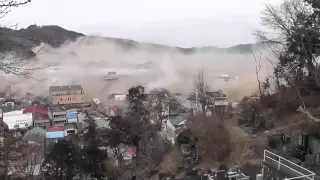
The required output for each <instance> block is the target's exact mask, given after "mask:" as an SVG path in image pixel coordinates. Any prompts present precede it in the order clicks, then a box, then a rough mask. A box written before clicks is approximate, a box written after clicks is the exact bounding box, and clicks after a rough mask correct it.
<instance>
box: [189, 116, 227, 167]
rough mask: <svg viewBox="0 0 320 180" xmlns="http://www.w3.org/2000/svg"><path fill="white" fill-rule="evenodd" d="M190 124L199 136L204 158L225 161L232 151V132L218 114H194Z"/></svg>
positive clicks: (200, 150) (200, 148)
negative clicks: (206, 115) (204, 115)
mask: <svg viewBox="0 0 320 180" xmlns="http://www.w3.org/2000/svg"><path fill="white" fill-rule="evenodd" d="M189 122H190V124H189V125H188V126H189V128H190V129H191V131H192V132H194V133H195V135H196V136H197V138H198V144H199V155H200V156H201V158H202V159H209V160H213V161H223V160H224V159H226V158H227V157H228V156H229V155H230V153H231V142H230V134H229V131H228V129H227V128H226V125H225V123H224V122H223V121H222V120H221V119H220V118H218V117H217V116H209V117H203V116H194V117H191V118H190V119H189Z"/></svg>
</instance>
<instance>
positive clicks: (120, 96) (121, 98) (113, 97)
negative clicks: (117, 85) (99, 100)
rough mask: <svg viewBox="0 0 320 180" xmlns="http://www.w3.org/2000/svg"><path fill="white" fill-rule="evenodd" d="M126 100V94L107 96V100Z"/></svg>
mask: <svg viewBox="0 0 320 180" xmlns="http://www.w3.org/2000/svg"><path fill="white" fill-rule="evenodd" d="M126 98H127V95H126V94H115V93H112V94H111V95H109V96H108V99H109V100H116V101H125V100H126Z"/></svg>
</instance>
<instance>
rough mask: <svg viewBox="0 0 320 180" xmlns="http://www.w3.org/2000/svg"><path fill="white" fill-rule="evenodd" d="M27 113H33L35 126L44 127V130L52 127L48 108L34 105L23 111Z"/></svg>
mask: <svg viewBox="0 0 320 180" xmlns="http://www.w3.org/2000/svg"><path fill="white" fill-rule="evenodd" d="M27 113H32V115H33V116H32V117H33V126H38V127H42V128H44V129H47V127H49V126H51V122H50V119H49V116H48V108H43V107H40V106H36V105H33V106H30V107H27V108H25V109H24V110H23V114H27Z"/></svg>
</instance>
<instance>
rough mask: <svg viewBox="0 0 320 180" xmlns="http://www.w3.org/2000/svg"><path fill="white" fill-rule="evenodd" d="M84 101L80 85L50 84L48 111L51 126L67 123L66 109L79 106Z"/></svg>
mask: <svg viewBox="0 0 320 180" xmlns="http://www.w3.org/2000/svg"><path fill="white" fill-rule="evenodd" d="M83 103H84V90H83V88H82V86H81V85H70V86H50V87H49V112H48V116H49V118H50V119H51V120H52V125H53V126H63V124H65V123H67V110H68V109H73V108H81V107H82V105H83Z"/></svg>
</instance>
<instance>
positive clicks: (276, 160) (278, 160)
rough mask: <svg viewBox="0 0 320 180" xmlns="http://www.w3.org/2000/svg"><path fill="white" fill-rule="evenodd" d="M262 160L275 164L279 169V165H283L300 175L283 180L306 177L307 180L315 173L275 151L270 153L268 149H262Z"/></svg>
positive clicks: (313, 176)
mask: <svg viewBox="0 0 320 180" xmlns="http://www.w3.org/2000/svg"><path fill="white" fill-rule="evenodd" d="M263 154H264V155H263V160H264V162H269V163H271V164H275V165H277V169H278V170H280V168H281V167H285V168H287V169H289V170H291V171H293V172H294V173H295V174H299V175H300V176H296V177H292V178H286V179H285V180H294V179H308V180H314V178H315V176H316V174H315V173H314V172H312V171H310V170H308V169H306V168H304V167H302V166H299V165H297V164H296V163H294V162H292V161H289V160H288V159H285V158H283V157H281V156H279V155H277V154H275V153H272V152H270V151H268V150H264V153H263Z"/></svg>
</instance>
